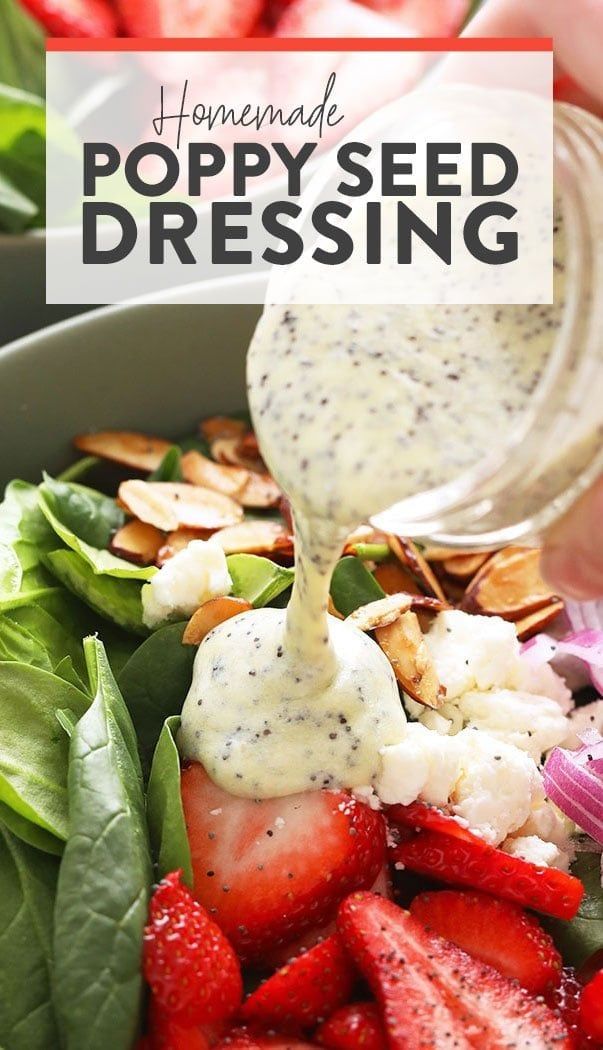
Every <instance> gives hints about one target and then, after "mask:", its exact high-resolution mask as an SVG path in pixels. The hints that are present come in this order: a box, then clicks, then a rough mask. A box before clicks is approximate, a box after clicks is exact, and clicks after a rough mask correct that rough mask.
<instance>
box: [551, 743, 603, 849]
mask: <svg viewBox="0 0 603 1050" xmlns="http://www.w3.org/2000/svg"><path fill="white" fill-rule="evenodd" d="M543 777H544V789H545V791H546V793H547V795H548V797H549V798H550V799H551V802H554V803H555V805H556V806H558V807H559V809H560V810H562V812H563V813H565V814H566V816H568V817H570V819H571V820H573V821H574V823H575V824H577V825H578V827H579V828H581V829H582V831H585V832H586V834H587V835H590V836H591V838H593V839H594V840H595V841H596V842H598V843H599V845H601V846H603V738H601V737H598V739H597V741H596V742H593V743H588V744H585V745H584V746H583V747H581V748H579V749H578V750H577V751H566V750H565V748H562V747H555V748H553V750H552V751H551V753H550V755H549V757H548V759H547V762H546V765H545V767H544V770H543Z"/></svg>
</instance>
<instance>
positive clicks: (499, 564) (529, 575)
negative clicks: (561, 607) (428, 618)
mask: <svg viewBox="0 0 603 1050" xmlns="http://www.w3.org/2000/svg"><path fill="white" fill-rule="evenodd" d="M556 600H557V596H556V595H555V593H554V592H553V591H552V590H551V588H550V587H549V585H548V584H547V583H545V582H544V580H543V578H542V576H541V575H540V551H539V550H538V549H537V548H534V547H505V548H504V550H501V551H499V552H498V554H495V555H494V557H492V558H490V559H489V560H488V561H487V562H486V564H485V565H483V566H482V568H481V569H480V570H479V572H478V573H477V574H476V575H475V576H474V577H473V579H472V581H471V583H470V584H469V587H468V588H467V590H466V591H465V594H464V597H463V600H462V602H461V608H462V609H464V610H465V611H466V612H476V613H485V614H486V615H490V616H502V617H503V618H504V619H506V620H521V619H523V618H524V617H525V616H528V615H529V614H530V613H533V612H536V610H537V609H543V608H544V607H545V606H547V605H551V603H552V602H554V601H556Z"/></svg>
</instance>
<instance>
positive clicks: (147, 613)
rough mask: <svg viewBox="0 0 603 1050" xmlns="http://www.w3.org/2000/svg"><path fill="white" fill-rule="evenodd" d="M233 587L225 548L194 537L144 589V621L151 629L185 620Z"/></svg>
mask: <svg viewBox="0 0 603 1050" xmlns="http://www.w3.org/2000/svg"><path fill="white" fill-rule="evenodd" d="M231 587H232V580H231V578H230V574H229V572H228V566H227V563H226V555H225V554H224V551H223V550H222V548H221V547H220V546H219V545H218V544H217V543H212V541H211V540H193V541H192V542H191V543H189V545H188V547H185V548H184V550H181V551H178V553H177V554H175V555H174V557H173V558H170V559H169V561H167V562H166V563H165V565H163V566H162V567H161V569H160V570H159V572H157V573H155V575H154V576H153V578H152V579H151V581H150V582H149V583H147V584H145V585H144V587H143V588H142V616H143V620H144V622H145V624H146V626H147V627H151V628H154V627H157V626H158V625H159V624H162V623H165V622H167V621H169V620H184V619H186V618H187V617H189V616H192V614H193V613H194V612H195V610H196V609H198V608H199V606H200V605H203V603H204V602H206V601H209V599H210V598H219V597H221V596H222V595H224V594H228V593H229V591H230V589H231Z"/></svg>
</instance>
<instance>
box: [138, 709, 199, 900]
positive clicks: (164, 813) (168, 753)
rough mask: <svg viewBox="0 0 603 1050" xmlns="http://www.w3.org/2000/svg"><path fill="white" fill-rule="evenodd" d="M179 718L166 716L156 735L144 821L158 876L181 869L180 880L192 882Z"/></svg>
mask: <svg viewBox="0 0 603 1050" xmlns="http://www.w3.org/2000/svg"><path fill="white" fill-rule="evenodd" d="M179 728H180V718H179V716H178V715H172V717H171V718H166V720H165V722H164V724H163V729H162V730H161V733H160V735H159V740H158V742H157V747H156V748H155V754H154V755H153V765H152V766H151V775H150V777H149V784H148V788H147V820H148V824H149V834H150V837H151V849H152V852H153V857H154V859H155V862H156V864H157V868H158V871H159V875H160V876H161V877H163V876H164V875H167V873H168V872H169V871H176V869H177V868H182V872H183V876H184V881H185V882H186V883H187V884H188V885H189V886H192V885H193V865H192V860H191V850H190V846H189V843H188V835H187V832H186V823H185V820H184V809H183V807H182V797H181V795H180V755H179V754H178V748H177V747H176V733H177V732H178V729H179Z"/></svg>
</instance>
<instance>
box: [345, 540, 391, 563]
mask: <svg viewBox="0 0 603 1050" xmlns="http://www.w3.org/2000/svg"><path fill="white" fill-rule="evenodd" d="M352 549H353V551H354V554H355V555H356V557H357V558H360V559H361V561H385V559H386V558H389V556H390V554H391V551H390V549H389V547H388V545H387V543H355V544H353V546H352Z"/></svg>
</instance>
